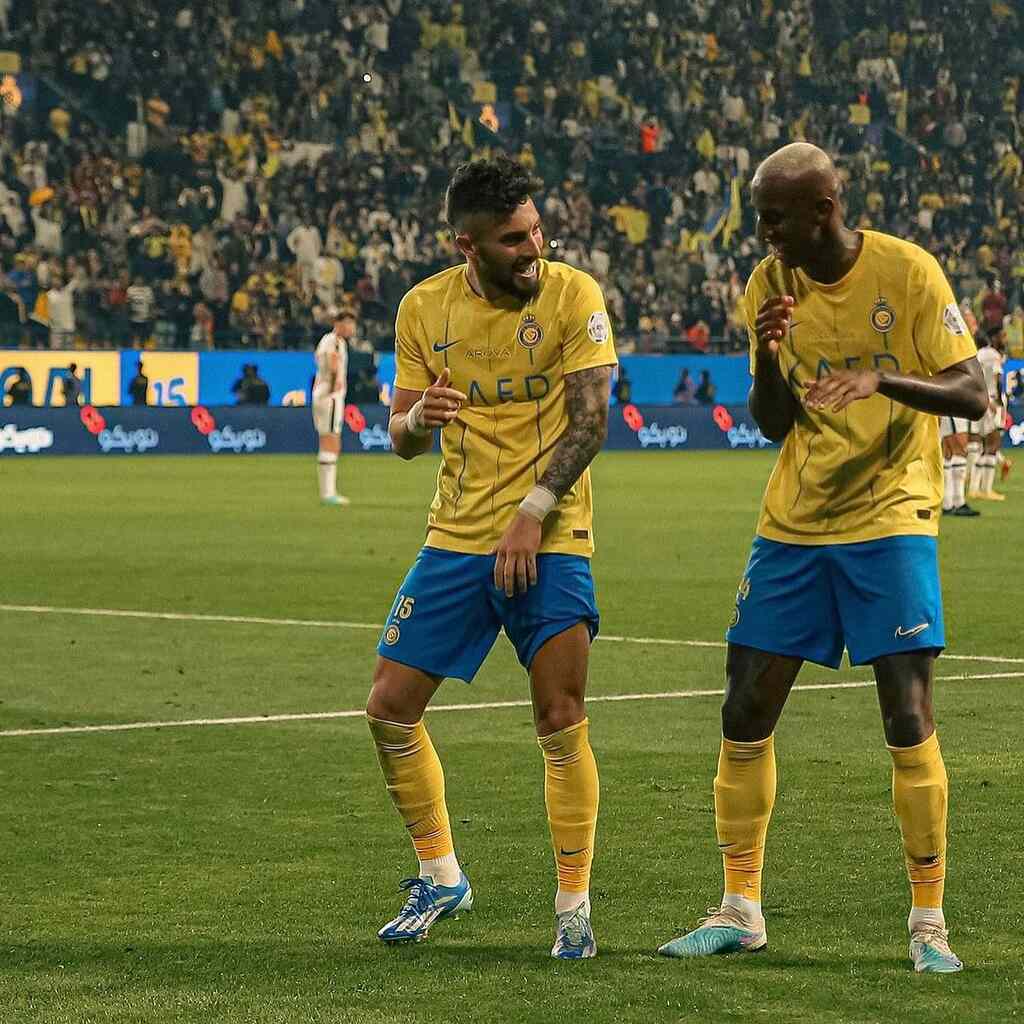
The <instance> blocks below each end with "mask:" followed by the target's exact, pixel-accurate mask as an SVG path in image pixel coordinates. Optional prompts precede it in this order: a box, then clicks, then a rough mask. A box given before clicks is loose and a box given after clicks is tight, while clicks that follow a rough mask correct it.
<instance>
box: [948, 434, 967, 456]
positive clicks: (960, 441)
mask: <svg viewBox="0 0 1024 1024" xmlns="http://www.w3.org/2000/svg"><path fill="white" fill-rule="evenodd" d="M966 455H967V435H966V434H949V435H947V436H946V437H944V438H943V439H942V456H943V458H946V459H952V458H955V457H956V456H960V457H961V458H963V457H964V456H966Z"/></svg>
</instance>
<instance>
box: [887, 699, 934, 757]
mask: <svg viewBox="0 0 1024 1024" xmlns="http://www.w3.org/2000/svg"><path fill="white" fill-rule="evenodd" d="M882 725H883V727H884V729H885V739H886V742H887V743H889V744H890V746H893V747H916V746H917V744H918V743H923V742H924V741H925V740H926V739H927V738H928V737H929V736H930V735H931V734H932V733H933V732H934V731H935V722H934V721H933V720H932V714H931V711H929V710H928V709H927V708H925V707H922V706H911V707H901V708H889V709H887V710H886V711H884V712H883V713H882Z"/></svg>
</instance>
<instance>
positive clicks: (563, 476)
mask: <svg viewBox="0 0 1024 1024" xmlns="http://www.w3.org/2000/svg"><path fill="white" fill-rule="evenodd" d="M611 381H612V367H611V366H595V367H592V368H590V369H587V370H577V371H576V372H575V373H569V374H566V377H565V414H566V416H567V418H568V420H569V423H568V426H567V427H566V428H565V433H563V434H562V436H561V437H560V438H559V439H558V443H557V444H556V445H555V450H554V451H553V452H552V453H551V461H550V462H549V463H548V466H547V469H545V470H544V473H543V474H542V475H541V478H540V480H539V481H538V484H537V488H535V489H534V490H538V489H540V488H543V491H547V492H548V494H549V495H550V497H551V498H552V499H553V500H552V501H550V502H546V503H545V504H550V505H551V506H553V505H554V504H555V503H557V502H558V501H560V500H561V499H562V498H563V497H564V496H565V494H566V493H567V492H568V490H569V488H570V487H572V485H573V484H574V483H576V481H577V480H578V479H579V478H580V475H581V474H582V473H583V471H584V470H585V469H586V468H587V466H589V465H590V463H591V462H592V461H593V459H594V456H595V455H597V453H598V452H599V451H600V450H601V446H602V445H603V444H604V439H605V436H606V435H607V433H608V397H609V394H610V392H611ZM531 493H532V492H531ZM542 493H543V492H542ZM523 505H524V506H528V508H529V509H530V510H524V508H523V506H520V511H519V512H518V513H517V514H516V517H515V518H514V519H513V520H512V522H511V524H510V525H509V527H508V529H507V530H506V531H505V534H504V536H503V537H502V538H501V540H500V542H499V543H498V547H497V549H496V551H497V558H496V559H495V561H494V585H495V586H496V587H498V589H500V590H504V591H505V593H506V594H507V595H508V596H509V597H512V596H514V595H515V594H516V593H517V592H518V593H525V592H526V590H527V588H528V587H530V586H532V585H533V584H534V583H536V582H537V551H538V549H539V548H540V540H541V528H542V522H543V517H544V513H545V512H546V511H547V508H545V507H541V508H540V509H534V508H533V506H532V503H531V498H530V497H528V498H527V499H526V501H524V503H523Z"/></svg>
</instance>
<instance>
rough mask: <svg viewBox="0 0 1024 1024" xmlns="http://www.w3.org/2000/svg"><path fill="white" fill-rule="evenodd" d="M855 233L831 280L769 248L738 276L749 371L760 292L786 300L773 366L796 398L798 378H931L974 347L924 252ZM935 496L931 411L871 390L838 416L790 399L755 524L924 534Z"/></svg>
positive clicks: (855, 536) (809, 533) (829, 532)
mask: <svg viewBox="0 0 1024 1024" xmlns="http://www.w3.org/2000/svg"><path fill="white" fill-rule="evenodd" d="M861 234H862V235H863V236H864V244H863V248H862V249H861V253H860V256H859V257H858V258H857V262H856V263H855V264H854V265H853V267H852V268H851V270H850V271H849V272H848V273H847V274H846V276H845V277H843V278H842V280H840V281H837V282H836V283H834V284H820V283H819V282H817V281H812V280H811V279H810V278H809V277H808V276H807V275H806V274H805V273H803V272H802V271H801V270H799V269H795V270H794V269H790V268H788V267H786V266H785V265H784V264H783V263H782V262H781V261H779V260H778V259H776V258H775V257H774V256H769V257H768V258H767V259H765V260H763V261H762V262H761V263H760V265H759V266H758V267H757V268H756V269H755V270H754V273H753V274H752V275H751V277H750V281H749V282H748V284H747V293H746V300H745V309H746V314H747V330H748V334H749V336H750V368H751V372H753V370H754V366H755V346H756V337H755V333H754V320H755V318H756V316H757V310H758V308H759V307H760V305H761V303H762V302H763V301H764V300H765V299H766V298H768V297H769V296H772V295H792V296H793V297H794V298H795V299H796V305H795V307H794V308H793V310H792V319H791V321H790V326H789V332H788V335H787V336H786V338H785V339H784V340H783V343H782V347H781V349H780V351H779V367H780V369H781V370H782V373H783V376H784V377H786V378H787V380H788V381H789V384H790V388H791V389H792V391H793V394H794V395H795V396H796V397H797V398H798V400H799V399H802V397H803V394H804V391H805V389H804V388H803V387H801V386H800V385H801V383H802V382H805V381H810V380H813V379H815V378H819V379H820V378H821V377H823V376H825V375H827V374H828V373H830V372H832V371H834V370H841V369H846V368H859V367H867V368H874V369H878V370H883V371H884V370H890V371H894V372H899V373H904V374H911V375H917V376H932V375H934V374H936V373H939V372H940V371H941V370H944V369H946V368H947V367H949V366H952V365H953V364H954V363H959V362H962V361H963V360H965V359H969V358H971V357H972V356H974V355H976V354H977V349H976V348H975V345H974V341H973V340H972V338H971V335H970V332H969V331H968V329H967V326H966V324H965V323H964V321H963V318H962V317H961V316H960V311H959V309H958V308H957V304H956V299H955V298H954V296H953V291H952V289H951V288H950V286H949V283H948V282H947V281H946V278H945V276H944V275H943V273H942V270H941V269H940V267H939V264H938V263H937V262H936V260H935V259H934V257H932V256H931V255H929V254H928V253H927V252H925V251H924V250H923V249H921V248H919V247H918V246H916V245H913V244H911V243H910V242H904V241H902V240H900V239H898V238H893V237H892V236H891V235H884V234H881V233H880V232H877V231H862V232H861ZM941 502H942V457H941V452H940V448H939V435H938V419H937V418H936V417H935V416H934V415H931V414H930V413H924V412H917V411H916V410H914V409H911V408H910V407H909V406H906V405H902V404H901V403H899V402H894V401H891V400H890V399H888V398H885V397H884V396H882V395H873V396H872V397H871V398H868V399H863V400H861V401H857V402H853V403H852V404H851V405H849V406H847V407H846V408H845V409H844V410H842V412H838V413H834V412H832V410H831V409H830V408H829V409H824V410H820V411H819V410H812V409H808V408H807V407H806V406H804V405H803V404H802V402H801V405H800V408H799V411H798V413H797V418H796V422H795V424H794V425H793V429H792V430H790V432H789V434H788V435H787V436H786V439H785V441H784V442H783V445H782V450H781V451H780V452H779V458H778V461H777V462H776V464H775V469H774V470H773V472H772V475H771V479H770V480H769V481H768V487H767V489H766V491H765V495H764V501H763V502H762V505H761V516H760V520H759V522H758V526H757V532H758V533H759V534H760V535H761V536H762V537H767V538H768V539H769V540H777V541H783V542H787V543H790V544H843V543H852V542H854V541H864V540H875V539H877V538H879V537H890V536H896V535H900V534H925V535H934V534H936V533H937V532H938V516H939V508H940V505H941Z"/></svg>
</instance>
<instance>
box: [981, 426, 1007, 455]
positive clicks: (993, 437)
mask: <svg viewBox="0 0 1024 1024" xmlns="http://www.w3.org/2000/svg"><path fill="white" fill-rule="evenodd" d="M1002 440H1003V432H1002V431H1001V430H993V431H992V433H991V434H988V435H987V436H986V437H985V454H986V455H995V453H996V452H997V451H999V445H1000V444H1001V443H1002Z"/></svg>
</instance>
